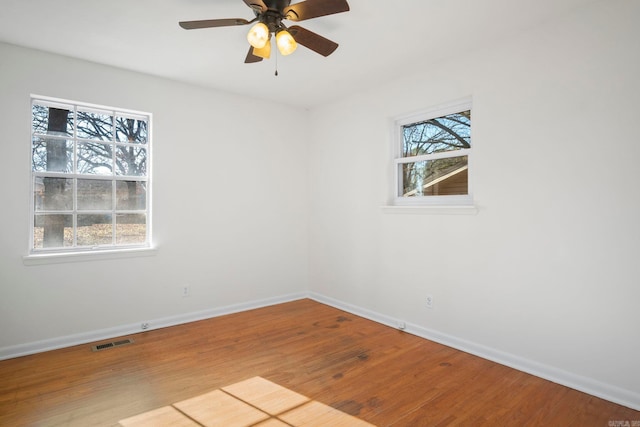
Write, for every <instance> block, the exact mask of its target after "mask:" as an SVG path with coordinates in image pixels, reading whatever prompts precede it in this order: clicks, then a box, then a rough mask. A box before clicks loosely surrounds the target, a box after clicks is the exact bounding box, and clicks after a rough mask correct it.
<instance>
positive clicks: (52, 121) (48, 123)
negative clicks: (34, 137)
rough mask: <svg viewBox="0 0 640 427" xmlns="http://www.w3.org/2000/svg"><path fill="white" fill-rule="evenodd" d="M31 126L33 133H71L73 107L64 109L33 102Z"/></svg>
mask: <svg viewBox="0 0 640 427" xmlns="http://www.w3.org/2000/svg"><path fill="white" fill-rule="evenodd" d="M31 112H32V114H31V128H32V129H33V132H34V133H40V134H47V135H61V136H72V135H73V107H72V106H69V107H68V109H65V108H64V106H62V105H61V106H60V108H54V107H49V106H46V105H39V104H34V105H33V107H32V109H31Z"/></svg>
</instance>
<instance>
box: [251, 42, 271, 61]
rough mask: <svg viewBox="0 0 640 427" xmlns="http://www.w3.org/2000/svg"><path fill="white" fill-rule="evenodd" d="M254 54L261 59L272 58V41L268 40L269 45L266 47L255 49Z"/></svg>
mask: <svg viewBox="0 0 640 427" xmlns="http://www.w3.org/2000/svg"><path fill="white" fill-rule="evenodd" d="M253 54H254V55H255V56H259V57H260V58H264V59H269V57H270V56H271V40H267V43H266V44H265V45H264V47H261V48H259V49H258V48H255V47H254V48H253Z"/></svg>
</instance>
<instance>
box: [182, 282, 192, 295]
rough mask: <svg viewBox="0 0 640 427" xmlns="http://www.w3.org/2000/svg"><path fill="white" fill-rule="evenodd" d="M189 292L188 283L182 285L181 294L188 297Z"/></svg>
mask: <svg viewBox="0 0 640 427" xmlns="http://www.w3.org/2000/svg"><path fill="white" fill-rule="evenodd" d="M190 293H191V289H190V288H189V285H182V296H183V297H188V296H189V294H190Z"/></svg>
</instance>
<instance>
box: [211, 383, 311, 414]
mask: <svg viewBox="0 0 640 427" xmlns="http://www.w3.org/2000/svg"><path fill="white" fill-rule="evenodd" d="M222 390H224V391H225V392H227V393H229V394H230V395H232V396H234V397H236V398H238V399H240V400H242V401H244V402H247V403H249V404H251V405H253V406H255V407H256V408H259V409H261V410H262V411H265V412H266V413H268V414H270V415H278V414H281V413H283V412H285V411H288V410H290V409H293V408H295V407H297V406H300V405H302V404H303V403H306V402H308V401H309V398H308V397H306V396H303V395H301V394H298V393H296V392H294V391H291V390H288V389H286V388H284V387H282V386H279V385H278V384H275V383H273V382H271V381H269V380H266V379H264V378H261V377H253V378H249V379H248V380H245V381H241V382H239V383H235V384H232V385H230V386H226V387H222Z"/></svg>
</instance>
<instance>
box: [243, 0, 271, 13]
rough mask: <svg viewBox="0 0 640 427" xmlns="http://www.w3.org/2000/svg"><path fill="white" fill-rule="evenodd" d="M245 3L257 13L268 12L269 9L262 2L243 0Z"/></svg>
mask: <svg viewBox="0 0 640 427" xmlns="http://www.w3.org/2000/svg"><path fill="white" fill-rule="evenodd" d="M243 1H244V3H245V4H246V5H247V6H249V7H250V8H251V9H253V10H254V11H255V12H260V13H262V12H266V11H267V9H268V7H267V5H266V4H264V2H263V1H262V0H243Z"/></svg>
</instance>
